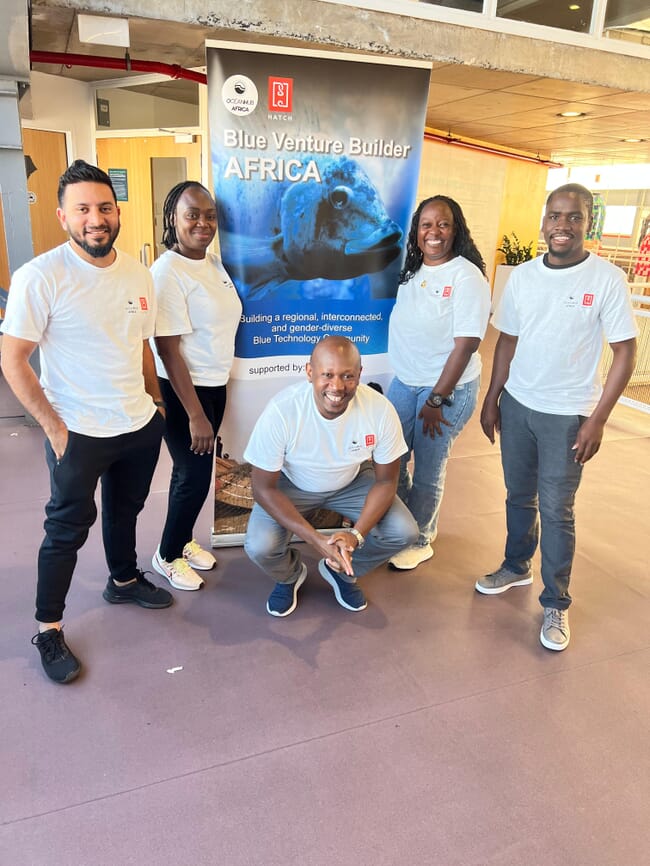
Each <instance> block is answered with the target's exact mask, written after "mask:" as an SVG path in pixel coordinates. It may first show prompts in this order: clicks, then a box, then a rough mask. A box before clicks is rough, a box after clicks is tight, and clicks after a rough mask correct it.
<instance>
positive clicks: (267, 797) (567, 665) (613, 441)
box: [0, 362, 650, 866]
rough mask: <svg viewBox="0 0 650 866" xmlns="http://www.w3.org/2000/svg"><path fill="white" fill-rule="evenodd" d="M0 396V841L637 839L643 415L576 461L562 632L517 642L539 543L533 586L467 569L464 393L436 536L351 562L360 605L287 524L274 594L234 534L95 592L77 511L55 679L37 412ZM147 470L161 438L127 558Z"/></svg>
mask: <svg viewBox="0 0 650 866" xmlns="http://www.w3.org/2000/svg"><path fill="white" fill-rule="evenodd" d="M486 366H487V367H488V368H489V362H488V364H487V365H486ZM0 414H2V415H3V416H4V420H0V460H1V463H0V465H1V467H2V469H1V471H2V480H1V488H0V489H1V499H0V511H1V525H2V540H3V543H2V550H3V557H2V578H1V579H2V589H3V600H4V606H3V609H4V616H3V621H4V628H3V629H2V632H1V636H0V677H1V682H2V698H3V700H2V710H1V716H0V730H1V731H2V735H1V746H0V749H1V752H0V766H1V767H2V811H1V826H0V864H2V866H41V864H43V866H46V864H50V863H59V864H64V866H130V864H134V866H167V864H174V866H201V864H209V866H214V864H216V866H294V864H295V866H298V864H300V866H388V864H390V866H398V864H399V866H553V864H567V866H646V864H647V863H648V862H650V854H649V851H650V828H649V823H648V815H649V814H650V736H649V734H650V582H649V581H648V563H647V560H648V525H649V522H650V521H649V517H650V509H649V508H648V491H649V490H650V461H649V454H650V449H649V447H648V446H649V440H650V416H648V415H643V414H640V413H637V412H634V411H633V410H631V409H628V408H625V407H618V408H617V409H616V410H615V412H614V414H613V416H612V419H611V420H610V424H609V426H608V428H607V433H606V441H605V442H604V444H603V448H602V450H601V453H600V454H599V455H597V457H596V458H595V459H594V460H593V462H592V463H591V464H589V465H588V466H587V467H586V470H585V475H584V480H583V484H582V487H581V490H580V492H579V494H578V505H577V512H578V550H577V555H576V559H575V566H574V573H573V580H572V593H573V596H574V599H575V603H574V605H573V607H572V608H571V627H572V642H571V645H570V647H569V648H568V650H567V651H565V652H563V653H552V652H549V651H548V650H545V649H543V648H542V647H541V645H540V643H539V639H538V635H539V628H540V613H541V608H540V606H539V603H538V601H537V595H538V593H539V591H540V580H539V576H538V575H539V568H538V565H539V563H538V562H537V563H536V566H537V572H536V579H535V584H534V586H533V587H522V588H517V589H513V590H511V591H510V592H508V593H506V594H505V595H502V596H496V597H486V596H481V595H479V594H478V593H476V592H475V591H474V589H473V585H474V581H475V580H476V577H477V576H478V575H481V574H483V573H485V572H486V571H489V570H492V569H493V568H494V567H496V566H497V565H498V564H499V563H500V558H501V553H502V546H503V533H504V515H503V510H504V509H503V498H504V491H503V482H502V476H501V468H500V461H499V454H498V449H497V448H496V447H492V446H490V444H489V442H488V441H487V439H485V437H484V436H483V435H482V433H481V431H480V427H479V423H478V417H476V416H475V417H474V418H473V419H472V422H471V423H470V425H469V426H468V428H467V429H466V430H465V431H464V433H463V435H462V436H461V438H460V440H459V441H458V443H457V446H456V448H455V451H454V455H453V458H452V460H451V462H450V468H449V472H448V484H447V494H446V498H445V502H444V505H443V514H442V519H441V525H440V534H439V537H438V540H437V542H436V545H435V549H436V555H435V557H434V558H433V559H432V560H430V561H429V562H427V563H424V564H423V565H421V566H420V567H419V568H418V569H417V570H416V571H414V572H404V573H396V572H392V571H389V570H388V569H387V568H382V569H379V570H377V571H376V572H375V573H374V574H372V575H371V576H368V577H367V578H364V580H363V587H364V589H365V590H366V593H367V596H368V598H369V606H368V609H367V610H366V611H365V612H362V613H357V614H354V613H349V612H347V611H344V610H343V609H341V608H340V607H339V606H338V605H337V604H336V602H335V600H334V598H333V595H332V592H331V590H330V588H329V587H328V585H327V584H326V583H325V582H324V581H323V580H322V579H321V578H319V577H318V574H317V570H316V568H315V564H316V562H315V558H314V555H313V554H312V552H311V551H310V549H309V548H306V547H305V546H304V545H301V548H302V551H303V552H304V555H305V559H306V562H307V564H308V566H309V579H308V581H307V583H306V584H305V586H304V587H303V589H302V591H301V595H300V604H299V607H298V609H297V610H296V612H295V613H294V614H293V615H292V616H290V617H288V618H287V619H286V620H283V619H274V618H272V617H270V616H268V614H267V613H266V612H265V601H266V596H267V594H268V592H269V590H270V583H269V582H268V580H267V579H266V578H265V577H264V576H263V575H262V574H261V573H260V572H258V571H257V569H256V568H254V567H253V566H252V565H251V564H250V563H249V562H248V560H247V559H246V556H245V554H244V553H243V551H242V549H241V548H231V549H224V550H220V551H218V552H217V553H218V557H219V567H218V568H217V570H216V571H215V572H212V573H210V574H209V575H208V577H207V586H206V588H205V589H204V590H203V591H202V592H198V593H180V592H176V593H175V604H174V606H173V607H172V608H170V609H168V610H163V611H146V610H142V609H140V608H135V607H131V606H119V607H118V606H111V605H108V604H106V603H105V602H104V601H103V600H102V597H101V591H102V589H103V587H104V584H105V580H106V568H105V564H104V560H103V554H102V548H101V541H100V535H99V531H98V527H94V528H93V531H92V533H91V536H90V539H89V541H88V543H87V544H86V546H85V547H84V549H83V550H82V551H81V554H80V557H79V563H78V566H77V571H76V574H75V578H74V581H73V585H72V590H71V592H70V595H69V600H68V608H67V610H66V618H65V625H66V636H67V638H68V640H69V642H70V645H71V646H72V648H73V649H74V651H75V652H76V653H77V654H78V655H79V657H80V658H81V659H82V661H83V664H84V672H83V674H82V676H81V677H80V678H79V679H78V680H77V681H76V682H75V683H72V684H70V685H68V686H57V685H55V684H53V683H51V682H49V681H48V680H46V678H45V677H44V675H43V673H42V670H41V667H40V661H39V657H38V654H37V652H36V650H35V649H34V648H33V647H31V646H30V644H29V639H30V637H31V636H32V634H33V633H34V623H33V596H34V584H35V558H36V551H37V548H38V545H39V543H40V540H41V535H42V521H43V506H44V503H45V501H46V497H47V474H46V470H45V465H44V460H43V457H42V439H43V434H42V432H41V431H40V429H38V428H34V427H26V426H24V424H23V423H22V419H20V418H12V417H10V416H12V415H17V414H18V410H17V409H16V407H15V404H14V403H13V400H12V397H11V395H10V394H8V393H7V389H6V384H5V383H3V382H2V383H0ZM168 477H169V460H168V457H167V455H166V453H165V455H164V457H163V458H162V459H161V463H160V465H159V467H158V470H157V474H156V477H155V479H154V485H153V489H152V494H151V496H150V499H149V501H148V503H147V507H146V509H145V512H144V513H143V516H142V518H141V522H140V525H139V550H140V553H141V566H142V567H143V568H147V567H148V565H149V559H150V557H151V554H152V553H153V551H154V550H155V548H156V545H157V543H158V537H159V532H160V527H161V518H162V515H163V513H164V509H165V499H166V488H167V483H168ZM197 536H198V538H199V540H200V541H201V542H203V543H207V542H208V540H209V538H210V506H209V505H208V506H206V508H205V510H204V512H203V515H202V518H201V520H200V522H199V525H198V527H197ZM156 580H157V581H158V582H159V581H160V580H162V579H159V578H158V577H156ZM174 669H175V671H174ZM172 671H174V672H172Z"/></svg>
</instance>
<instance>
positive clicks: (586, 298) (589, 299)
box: [582, 292, 594, 307]
mask: <svg viewBox="0 0 650 866" xmlns="http://www.w3.org/2000/svg"><path fill="white" fill-rule="evenodd" d="M593 302H594V296H593V295H591V294H589V293H588V292H586V293H585V294H584V295H583V296H582V306H583V307H590V306H591V305H592V304H593Z"/></svg>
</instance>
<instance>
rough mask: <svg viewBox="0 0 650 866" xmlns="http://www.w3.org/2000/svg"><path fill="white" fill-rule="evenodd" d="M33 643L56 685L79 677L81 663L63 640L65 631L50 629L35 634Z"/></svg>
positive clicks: (44, 668) (46, 671) (44, 667)
mask: <svg viewBox="0 0 650 866" xmlns="http://www.w3.org/2000/svg"><path fill="white" fill-rule="evenodd" d="M32 643H33V644H34V646H35V647H36V649H37V650H38V651H39V653H40V654H41V664H42V665H43V670H44V671H45V673H46V674H47V675H48V677H49V678H50V679H51V680H54V682H55V683H69V682H72V680H74V679H75V678H76V677H78V676H79V671H80V670H81V663H80V661H79V659H78V658H76V656H74V655H73V653H72V650H71V649H70V647H69V646H68V645H67V644H66V642H65V640H64V639H63V631H62V630H60V629H58V628H48V629H47V631H42V632H40V633H39V634H35V635H34V637H33V638H32Z"/></svg>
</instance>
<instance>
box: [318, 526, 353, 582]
mask: <svg viewBox="0 0 650 866" xmlns="http://www.w3.org/2000/svg"><path fill="white" fill-rule="evenodd" d="M326 545H327V547H328V548H329V551H328V552H327V553H326V555H325V562H326V563H327V564H328V565H329V567H330V568H332V569H334V571H343V572H345V574H347V575H349V576H350V577H353V576H354V569H353V568H352V553H353V552H354V551H355V550H356V549H357V547H358V546H359V542H358V539H357V537H356V536H355V535H353V534H352V533H351V532H347V531H346V530H345V529H341V530H339V531H337V532H335V533H334V534H333V535H330V537H329V538H328V539H327V542H326Z"/></svg>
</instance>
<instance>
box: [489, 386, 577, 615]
mask: <svg viewBox="0 0 650 866" xmlns="http://www.w3.org/2000/svg"><path fill="white" fill-rule="evenodd" d="M499 408H500V411H501V463H502V465H503V474H504V478H505V483H506V489H507V497H506V521H507V528H508V537H507V541H506V549H505V559H504V561H503V565H504V566H505V567H506V568H508V569H509V570H510V571H513V572H515V573H516V574H525V573H526V572H527V571H528V569H529V568H530V562H531V559H532V556H533V554H534V553H535V550H536V549H537V544H538V541H539V540H540V526H539V521H538V515H539V519H540V521H541V553H542V581H543V583H544V589H543V591H542V594H541V595H540V597H539V600H540V603H541V604H542V606H543V607H553V608H556V609H558V610H564V609H566V608H568V607H569V605H570V604H571V596H570V595H569V579H570V577H571V566H572V564H573V555H574V552H575V514H574V501H575V495H576V491H577V489H578V485H579V484H580V478H581V477H582V466H581V465H580V464H579V463H576V462H575V460H574V452H573V451H572V450H571V446H572V445H573V444H574V442H575V440H576V436H577V434H578V430H579V429H580V425H581V424H582V422H583V421H584V420H585V418H584V416H581V415H550V414H547V413H545V412H535V411H533V410H532V409H528V408H526V406H523V405H522V404H521V403H519V402H517V400H515V399H514V397H512V396H511V395H510V394H508V392H507V391H503V393H502V395H501V401H500V404H499Z"/></svg>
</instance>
